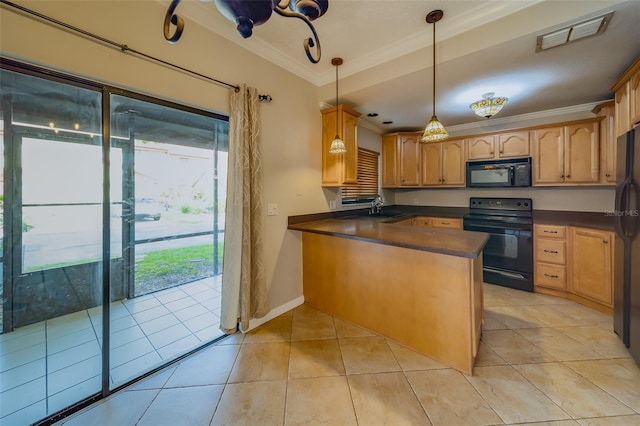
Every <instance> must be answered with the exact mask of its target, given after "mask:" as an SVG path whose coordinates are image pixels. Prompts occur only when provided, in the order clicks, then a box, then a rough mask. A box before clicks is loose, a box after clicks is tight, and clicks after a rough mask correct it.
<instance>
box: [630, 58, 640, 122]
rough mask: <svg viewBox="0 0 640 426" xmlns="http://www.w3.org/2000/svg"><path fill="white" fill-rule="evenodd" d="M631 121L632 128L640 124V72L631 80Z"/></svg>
mask: <svg viewBox="0 0 640 426" xmlns="http://www.w3.org/2000/svg"><path fill="white" fill-rule="evenodd" d="M629 119H630V123H629V124H630V127H634V126H637V125H638V124H640V71H637V72H636V73H635V74H634V75H632V76H631V80H629Z"/></svg>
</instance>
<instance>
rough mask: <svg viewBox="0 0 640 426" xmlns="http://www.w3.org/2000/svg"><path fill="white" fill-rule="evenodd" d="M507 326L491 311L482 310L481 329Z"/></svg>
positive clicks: (497, 328)
mask: <svg viewBox="0 0 640 426" xmlns="http://www.w3.org/2000/svg"><path fill="white" fill-rule="evenodd" d="M508 328H509V327H507V325H506V324H505V323H503V322H502V321H500V320H499V319H498V318H496V317H495V316H494V315H493V314H492V313H491V312H489V311H486V310H485V312H484V322H483V323H482V329H483V330H506V329H508Z"/></svg>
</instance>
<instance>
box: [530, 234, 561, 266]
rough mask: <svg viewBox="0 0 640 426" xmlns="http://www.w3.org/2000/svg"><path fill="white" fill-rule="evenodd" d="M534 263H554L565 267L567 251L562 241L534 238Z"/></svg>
mask: <svg viewBox="0 0 640 426" xmlns="http://www.w3.org/2000/svg"><path fill="white" fill-rule="evenodd" d="M535 245H536V246H535V251H536V262H547V263H555V264H557V265H565V264H566V263H567V249H566V242H565V241H564V240H553V239H545V238H536V244H535Z"/></svg>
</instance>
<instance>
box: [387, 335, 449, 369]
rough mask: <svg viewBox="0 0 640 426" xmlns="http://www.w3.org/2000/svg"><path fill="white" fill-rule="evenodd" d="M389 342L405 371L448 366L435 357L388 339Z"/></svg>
mask: <svg viewBox="0 0 640 426" xmlns="http://www.w3.org/2000/svg"><path fill="white" fill-rule="evenodd" d="M387 344H388V345H389V348H391V352H393V355H394V356H395V357H396V361H398V364H400V368H402V370H403V371H413V370H433V369H438V368H448V367H447V366H446V365H444V364H441V363H440V362H438V361H436V360H435V359H433V358H429V357H428V356H426V355H422V354H421V353H419V352H416V351H414V350H413V349H411V348H409V347H407V346H404V345H402V344H400V343H396V342H394V341H392V340H389V339H387Z"/></svg>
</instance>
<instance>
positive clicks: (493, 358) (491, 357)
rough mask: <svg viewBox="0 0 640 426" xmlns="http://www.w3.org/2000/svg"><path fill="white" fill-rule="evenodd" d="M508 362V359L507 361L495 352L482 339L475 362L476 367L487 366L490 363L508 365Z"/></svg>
mask: <svg viewBox="0 0 640 426" xmlns="http://www.w3.org/2000/svg"><path fill="white" fill-rule="evenodd" d="M506 364H507V361H505V360H504V359H503V358H502V357H501V356H500V355H498V354H497V353H495V352H494V351H493V350H492V349H490V348H489V347H488V346H487V345H486V344H484V343H483V342H482V341H481V342H480V347H479V348H478V355H477V356H476V363H475V366H476V367H487V366H489V365H506Z"/></svg>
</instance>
